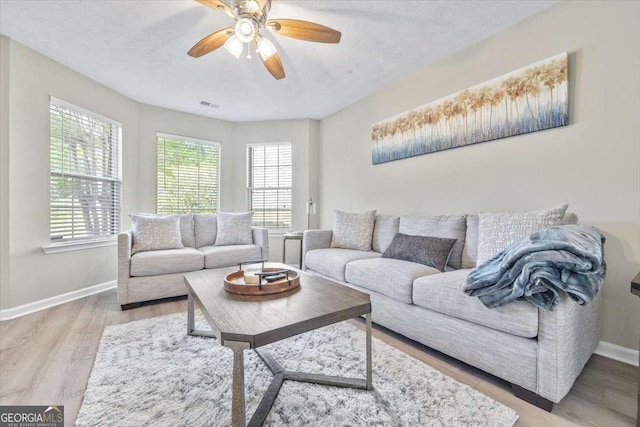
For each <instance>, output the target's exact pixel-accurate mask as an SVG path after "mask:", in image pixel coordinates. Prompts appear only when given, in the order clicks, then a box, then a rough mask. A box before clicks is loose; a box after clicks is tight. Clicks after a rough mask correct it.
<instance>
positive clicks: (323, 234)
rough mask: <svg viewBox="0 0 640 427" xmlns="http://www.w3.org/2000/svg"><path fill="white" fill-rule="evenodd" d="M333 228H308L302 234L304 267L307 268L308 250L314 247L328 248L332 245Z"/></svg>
mask: <svg viewBox="0 0 640 427" xmlns="http://www.w3.org/2000/svg"><path fill="white" fill-rule="evenodd" d="M332 236H333V230H307V231H305V232H304V233H303V234H302V269H303V270H306V269H307V267H306V266H305V265H304V264H305V259H306V257H307V252H309V251H312V250H314V249H326V248H329V247H330V246H331V237H332Z"/></svg>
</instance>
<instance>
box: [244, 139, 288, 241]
mask: <svg viewBox="0 0 640 427" xmlns="http://www.w3.org/2000/svg"><path fill="white" fill-rule="evenodd" d="M247 152H248V160H247V165H248V174H247V175H248V178H247V193H248V207H249V210H252V211H253V225H254V226H256V227H266V228H269V229H271V230H274V231H277V232H287V231H291V182H292V180H291V169H292V159H291V144H290V143H282V144H250V145H249V146H248V150H247Z"/></svg>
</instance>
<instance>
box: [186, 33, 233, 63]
mask: <svg viewBox="0 0 640 427" xmlns="http://www.w3.org/2000/svg"><path fill="white" fill-rule="evenodd" d="M232 35H233V28H231V27H228V28H224V29H222V30H220V31H216V32H215V33H211V34H209V35H208V36H207V37H205V38H203V39H202V40H200V41H199V42H198V43H196V44H195V45H194V46H193V47H192V48H191V49H190V50H189V53H188V55H189V56H193V57H194V58H200V57H201V56H202V55H206V54H207V53H209V52H212V51H214V50H216V49H217V48H219V47H220V46H222V45H223V44H224V42H226V41H227V39H228V38H229V37H231V36H232Z"/></svg>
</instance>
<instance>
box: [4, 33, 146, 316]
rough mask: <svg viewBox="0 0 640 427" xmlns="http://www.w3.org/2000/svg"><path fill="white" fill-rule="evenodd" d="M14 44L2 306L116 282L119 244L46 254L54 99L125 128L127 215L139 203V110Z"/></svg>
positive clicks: (124, 193)
mask: <svg viewBox="0 0 640 427" xmlns="http://www.w3.org/2000/svg"><path fill="white" fill-rule="evenodd" d="M3 43H4V42H3ZM9 45H10V55H9V73H10V92H9V111H10V115H9V151H10V161H9V162H8V163H9V164H8V178H9V188H8V191H7V192H5V191H4V189H3V195H7V194H8V200H9V201H10V203H9V221H10V225H11V232H10V236H9V272H10V275H9V280H8V286H7V284H6V283H4V284H3V288H4V292H3V298H2V301H1V302H0V307H2V308H8V307H13V306H17V305H21V304H25V303H28V302H32V301H36V300H39V299H44V298H47V297H51V296H54V295H58V294H62V293H65V292H69V291H73V290H77V289H81V288H84V287H87V286H90V285H95V284H99V283H104V282H107V281H110V280H113V279H115V271H116V256H115V246H111V247H102V248H95V249H88V250H83V251H76V252H67V253H62V254H56V255H45V254H44V253H43V252H42V249H41V246H42V245H45V244H48V242H49V97H50V96H55V97H56V98H60V99H63V100H65V101H68V102H71V103H73V104H76V105H79V106H81V107H83V108H86V109H89V110H91V111H95V112H96V113H98V114H101V115H103V116H106V117H109V118H112V119H114V120H117V121H119V122H121V123H122V126H123V172H122V179H123V187H124V191H123V210H124V212H128V211H131V210H132V209H133V206H134V205H135V201H136V199H137V185H136V184H137V178H136V163H137V148H136V139H137V121H138V105H137V104H136V103H135V102H133V101H131V100H129V99H128V98H126V97H124V96H122V95H120V94H118V93H116V92H114V91H112V90H110V89H107V88H106V87H104V86H101V85H99V84H97V83H96V82H94V81H92V80H90V79H88V78H87V77H84V76H82V75H81V74H78V73H75V72H73V71H71V70H69V69H68V68H66V67H64V66H62V65H60V64H58V63H56V62H54V61H52V60H50V59H49V58H46V57H45V56H43V55H40V54H38V53H36V52H34V51H33V50H31V49H29V48H27V47H25V46H23V45H21V44H19V43H16V42H14V41H10V42H9ZM3 62H4V61H3ZM3 157H4V156H3ZM4 169H5V165H4V164H3V170H4ZM5 173H6V172H5ZM3 198H4V197H3ZM3 271H4V269H3Z"/></svg>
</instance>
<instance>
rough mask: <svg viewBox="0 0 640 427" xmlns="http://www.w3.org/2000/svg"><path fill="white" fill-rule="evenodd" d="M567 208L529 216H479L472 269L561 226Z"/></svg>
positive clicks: (499, 214)
mask: <svg viewBox="0 0 640 427" xmlns="http://www.w3.org/2000/svg"><path fill="white" fill-rule="evenodd" d="M567 207H568V205H562V206H559V207H557V208H553V209H544V210H539V211H531V212H494V213H490V212H480V215H479V217H480V218H479V224H478V259H477V261H476V265H480V264H482V263H484V262H485V261H488V260H489V259H491V258H493V257H494V256H495V255H496V254H498V253H499V252H500V251H502V250H503V249H504V248H506V247H507V246H509V245H510V244H512V243H515V242H517V241H518V240H520V239H522V238H524V237H527V236H528V235H529V234H531V233H535V232H536V231H540V230H544V229H545V228H549V227H551V226H554V225H558V224H560V223H561V221H562V218H563V217H564V214H565V212H566V211H567Z"/></svg>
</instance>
